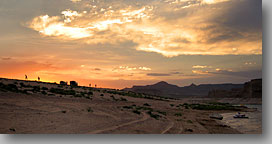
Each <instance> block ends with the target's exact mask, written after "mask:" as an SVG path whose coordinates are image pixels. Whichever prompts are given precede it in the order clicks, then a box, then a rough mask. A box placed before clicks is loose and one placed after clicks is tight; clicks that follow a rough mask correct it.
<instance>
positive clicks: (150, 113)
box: [147, 111, 161, 120]
mask: <svg viewBox="0 0 272 144" xmlns="http://www.w3.org/2000/svg"><path fill="white" fill-rule="evenodd" d="M147 114H149V116H150V117H152V118H154V119H156V120H158V119H159V118H160V117H161V116H160V115H157V114H154V113H152V111H148V112H147Z"/></svg>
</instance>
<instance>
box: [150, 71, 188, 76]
mask: <svg viewBox="0 0 272 144" xmlns="http://www.w3.org/2000/svg"><path fill="white" fill-rule="evenodd" d="M146 75H147V76H174V75H183V73H181V72H169V73H147V74H146Z"/></svg>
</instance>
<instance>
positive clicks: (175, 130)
mask: <svg viewBox="0 0 272 144" xmlns="http://www.w3.org/2000/svg"><path fill="white" fill-rule="evenodd" d="M15 81H16V80H3V79H2V80H1V81H0V82H2V83H6V84H8V83H14V82H15ZM20 82H22V81H20ZM18 83H19V82H18ZM25 83H29V84H31V85H40V86H43V87H48V88H51V87H56V86H57V85H52V84H44V83H35V82H25ZM78 90H79V91H80V88H79V89H78ZM82 91H83V90H82ZM101 94H102V92H98V91H95V92H94V94H93V96H92V98H91V99H86V98H80V97H71V96H64V95H50V96H49V95H44V94H41V93H33V94H32V93H31V94H23V93H15V92H9V91H5V92H4V91H0V133H5V134H6V133H11V134H13V133H18V134H33V133H35V134H41V133H42V134H56V133H57V134H215V133H216V134H238V133H240V132H239V131H237V130H235V129H232V128H231V127H229V126H226V125H223V124H221V123H220V122H218V121H219V120H215V119H211V118H209V114H211V113H215V112H218V111H204V110H192V109H185V108H180V107H175V106H170V104H174V105H178V104H183V102H184V101H182V100H170V101H158V100H150V99H144V98H133V97H128V96H120V95H113V94H108V93H103V95H104V96H101ZM111 96H114V97H115V98H116V99H120V98H121V97H122V98H125V99H127V101H114V100H113V98H112V97H111ZM145 103H148V104H149V105H150V106H145V107H149V108H152V109H153V113H154V114H157V115H159V116H160V117H159V118H158V119H155V118H153V117H151V116H150V115H149V114H148V113H147V111H146V110H139V111H140V114H136V113H134V112H133V110H132V109H126V108H123V106H131V105H136V106H141V107H144V104H145ZM90 109H91V110H90ZM88 110H89V111H88ZM156 111H162V112H165V113H166V115H163V114H160V113H156ZM220 112H221V113H222V111H220ZM226 112H227V111H226ZM177 113H181V114H182V115H181V116H177V115H176V114H177Z"/></svg>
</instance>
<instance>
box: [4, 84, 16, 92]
mask: <svg viewBox="0 0 272 144" xmlns="http://www.w3.org/2000/svg"><path fill="white" fill-rule="evenodd" d="M0 89H1V90H3V91H5V90H6V91H11V92H18V88H17V86H16V85H15V84H8V85H5V84H3V83H0Z"/></svg>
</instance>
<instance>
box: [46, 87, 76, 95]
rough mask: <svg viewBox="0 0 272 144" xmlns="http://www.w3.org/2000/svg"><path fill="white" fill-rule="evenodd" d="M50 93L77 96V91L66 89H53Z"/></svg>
mask: <svg viewBox="0 0 272 144" xmlns="http://www.w3.org/2000/svg"><path fill="white" fill-rule="evenodd" d="M49 91H50V92H51V93H55V94H61V95H76V91H75V90H64V89H59V88H51V89H50V90H49Z"/></svg>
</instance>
